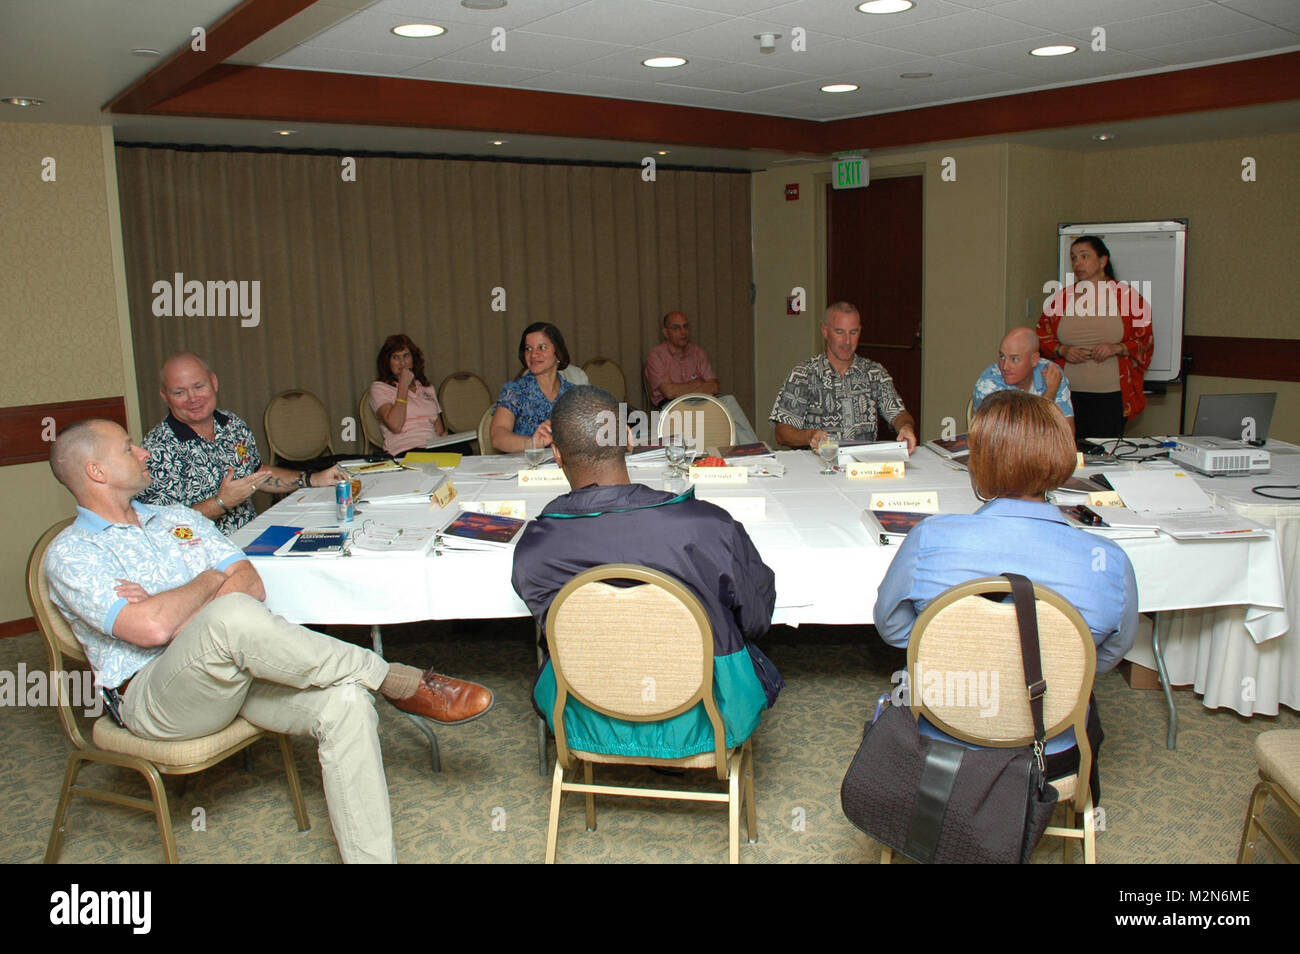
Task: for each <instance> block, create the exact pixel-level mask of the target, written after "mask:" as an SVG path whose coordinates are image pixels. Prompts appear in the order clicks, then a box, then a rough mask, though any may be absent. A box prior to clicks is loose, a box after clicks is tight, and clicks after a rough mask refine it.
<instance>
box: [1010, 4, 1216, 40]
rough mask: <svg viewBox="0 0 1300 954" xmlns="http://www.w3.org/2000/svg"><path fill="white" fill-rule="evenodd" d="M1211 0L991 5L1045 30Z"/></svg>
mask: <svg viewBox="0 0 1300 954" xmlns="http://www.w3.org/2000/svg"><path fill="white" fill-rule="evenodd" d="M1209 4H1210V0H1141V2H1137V3H1135V2H1134V0H1088V2H1087V3H1080V2H1079V0H1009V2H1007V3H1003V4H1001V5H1000V6H998V7H997V8H995V9H994V11H993V12H994V13H996V14H997V15H998V16H1000V17H1007V18H1009V19H1012V20H1019V21H1021V22H1022V23H1028V24H1031V25H1033V26H1037V27H1042V28H1043V29H1044V30H1050V31H1055V32H1061V33H1064V32H1073V31H1075V30H1090V29H1091V28H1092V27H1094V26H1106V27H1109V25H1110V24H1112V23H1116V22H1118V21H1120V20H1131V19H1133V18H1134V17H1138V16H1147V15H1149V14H1157V13H1171V12H1174V11H1178V10H1187V9H1190V8H1192V7H1202V6H1207V5H1209Z"/></svg>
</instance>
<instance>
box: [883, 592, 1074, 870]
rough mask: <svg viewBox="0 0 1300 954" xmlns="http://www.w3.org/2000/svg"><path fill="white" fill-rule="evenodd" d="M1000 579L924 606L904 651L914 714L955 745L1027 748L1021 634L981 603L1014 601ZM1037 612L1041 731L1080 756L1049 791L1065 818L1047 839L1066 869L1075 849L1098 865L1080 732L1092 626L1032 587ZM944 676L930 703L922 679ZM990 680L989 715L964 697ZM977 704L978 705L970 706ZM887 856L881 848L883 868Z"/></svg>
mask: <svg viewBox="0 0 1300 954" xmlns="http://www.w3.org/2000/svg"><path fill="white" fill-rule="evenodd" d="M1010 592H1011V583H1010V581H1009V580H1007V579H1006V578H1005V577H1001V576H997V577H985V578H983V579H978V580H971V581H969V582H967V583H959V584H958V585H956V586H953V587H950V588H948V589H947V590H944V592H942V593H940V594H939V595H938V596H937V597H935V598H934V600H933V601H932V602H931V603H930V604H929V605H928V606H926V608H925V610H924V611H923V612H922V613H921V615H920V616H918V617H917V620H916V624H915V625H914V626H913V627H912V636H911V639H910V640H909V641H908V646H907V671H908V678H909V682H908V685H909V686H911V687H912V688H911V708H912V713H913V715H914V716H916V717H917V718H918V719H919V718H920V717H921V716H924V717H925V718H926V719H927V720H928V721H929V722H930V723H931V724H932V725H933V726H934V727H935V728H937V729H939V730H940V731H941V732H944V733H946V734H947V735H949V736H951V737H952V738H954V739H957V740H959V741H961V742H968V743H971V744H973V745H978V746H984V747H989V748H1012V747H1021V746H1027V745H1032V744H1033V741H1034V723H1033V718H1032V716H1031V715H1030V711H1029V692H1028V690H1027V689H1026V688H1025V674H1024V665H1023V662H1022V659H1021V652H1020V629H1019V626H1018V625H1017V623H1016V607H1015V604H1014V603H1010V602H1005V603H1004V602H994V601H992V600H990V599H987V598H985V596H984V594H993V595H995V596H1000V595H1002V594H1010ZM1034 597H1035V605H1036V607H1037V612H1038V640H1039V655H1040V656H1041V657H1042V662H1043V678H1044V680H1046V682H1047V693H1046V695H1044V696H1043V725H1044V728H1045V730H1046V737H1047V738H1049V739H1050V738H1052V737H1053V736H1056V735H1059V734H1061V733H1062V732H1064V731H1065V730H1066V729H1069V728H1073V729H1074V737H1075V739H1076V740H1077V742H1078V746H1079V770H1078V771H1077V772H1076V773H1075V774H1074V775H1070V776H1067V777H1065V778H1060V779H1053V780H1052V781H1051V784H1052V785H1053V786H1054V787H1055V788H1056V790H1057V791H1058V792H1059V793H1060V801H1059V802H1058V807H1057V811H1058V812H1063V813H1064V815H1065V819H1064V820H1065V825H1064V826H1049V827H1048V828H1047V829H1046V831H1045V832H1044V835H1052V836H1056V837H1059V838H1064V839H1065V842H1064V858H1063V860H1064V861H1065V862H1067V863H1068V862H1070V861H1071V860H1072V857H1071V856H1072V850H1071V849H1072V847H1073V841H1074V840H1078V841H1082V842H1083V857H1084V862H1085V863H1086V864H1095V863H1096V860H1097V835H1096V830H1095V825H1094V823H1095V819H1094V817H1093V805H1092V791H1091V788H1090V786H1089V784H1088V779H1089V777H1090V774H1091V771H1092V746H1091V745H1090V744H1089V742H1088V733H1087V728H1086V722H1087V715H1088V700H1089V698H1090V697H1091V695H1092V683H1093V677H1094V676H1095V675H1096V671H1097V647H1096V645H1095V644H1094V643H1093V640H1092V633H1091V631H1090V630H1089V629H1088V624H1087V623H1086V622H1084V620H1083V617H1082V616H1080V615H1079V611H1078V610H1076V609H1075V608H1074V607H1073V606H1071V605H1070V603H1069V602H1068V601H1067V600H1066V599H1065V598H1064V597H1062V596H1061V595H1060V594H1059V593H1057V592H1056V591H1054V590H1051V589H1048V588H1047V587H1045V586H1040V585H1038V584H1034ZM925 671H928V672H930V673H941V674H944V676H945V680H944V683H945V688H944V691H943V692H941V693H938V694H937V695H938V696H939V698H934V697H933V696H931V697H927V694H926V693H925V691H924V688H925V685H924V683H923V681H922V680H923V676H921V673H923V672H925ZM953 674H957V675H961V676H963V677H968V678H964V679H963V680H962V681H963V682H965V691H954V692H952V693H949V692H948V691H947V689H948V683H949V680H948V678H947V677H948V676H950V675H953ZM985 674H987V680H988V683H987V684H988V685H993V684H994V683H993V679H994V676H995V675H996V677H997V683H996V686H997V687H998V692H997V693H996V695H995V696H994V700H995V702H996V711H994V712H992V713H990V712H987V711H985V710H984V709H982V708H981V707H980V706H979V705H978V704H972V700H971V699H968V698H966V692H967V691H969V692H971V693H975V692H976V685H975V682H974V681H973V680H974V678H975V677H977V676H984V675H985ZM974 701H975V702H978V698H976V700H974ZM892 855H893V852H892V851H891V850H890V849H889V848H887V847H886V848H884V849H883V851H882V853H881V862H882V863H886V864H887V863H888V862H889V861H890V859H891V858H892Z"/></svg>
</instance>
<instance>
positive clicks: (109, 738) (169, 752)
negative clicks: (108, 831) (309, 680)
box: [27, 520, 311, 864]
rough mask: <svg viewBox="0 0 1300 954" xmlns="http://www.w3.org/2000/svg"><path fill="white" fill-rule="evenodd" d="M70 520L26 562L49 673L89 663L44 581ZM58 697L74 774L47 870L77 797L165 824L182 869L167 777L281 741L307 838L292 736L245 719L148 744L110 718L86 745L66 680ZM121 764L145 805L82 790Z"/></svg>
mask: <svg viewBox="0 0 1300 954" xmlns="http://www.w3.org/2000/svg"><path fill="white" fill-rule="evenodd" d="M71 522H72V521H71V520H63V521H60V522H59V523H56V524H55V525H54V526H52V527H50V529H49V530H46V531H45V533H44V534H42V536H41V538H40V539H39V540H37V541H36V546H35V547H33V548H32V553H31V556H30V557H29V558H28V560H27V600H28V602H29V603H30V604H31V607H32V613H33V614H34V615H35V617H36V625H37V628H38V629H39V630H40V633H41V636H42V638H43V639H44V640H45V648H46V651H47V652H48V654H49V658H50V672H51V673H52V674H56V675H57V674H61V673H63V672H64V670H65V665H64V662H65V659H66V660H70V661H72V662H75V663H80V664H82V666H85V665H86V656H85V653H84V652H83V651H82V648H81V644H80V643H78V642H77V638H76V636H75V635H74V634H73V632H72V628H71V627H70V626H69V625H68V622H67V620H65V619H64V618H63V616H62V614H60V613H59V611H58V609H57V608H55V606H54V604H53V603H52V602H51V601H50V591H49V584H48V582H47V581H46V579H45V568H44V565H43V564H44V561H45V553H46V551H47V550H48V549H49V547H50V544H51V543H52V542H53V541H54V538H55V537H56V536H57V535H58V534H59V532H60V531H61V530H63V528H64V527H66V526H67V525H68V524H70V523H71ZM53 682H54V686H53V687H52V693H53V694H54V695H55V696H56V697H57V700H58V709H59V720H60V722H61V723H62V725H63V732H64V735H66V736H67V739H68V741H69V742H70V743H71V745H72V751H71V752H70V753H69V754H68V762H67V768H66V770H65V771H64V773H63V787H62V790H61V791H60V793H59V805H58V808H57V809H56V810H55V813H54V825H53V827H52V829H51V831H50V841H49V844H48V845H47V846H46V849H45V863H46V864H54V863H56V862H57V861H58V860H59V854H60V853H61V851H62V849H63V837H64V835H65V834H66V831H67V817H68V807H69V805H70V803H71V801H72V796H73V795H84V796H86V797H88V798H94V799H97V800H99V801H102V802H110V803H112V804H114V805H122V806H124V807H126V808H134V809H136V810H138V811H142V812H148V813H150V814H152V815H153V816H154V819H155V820H156V821H157V823H158V833H159V835H160V836H161V838H162V846H163V856H164V858H165V860H166V862H167V864H176V863H177V861H178V858H177V854H176V838H175V835H174V834H173V832H172V825H171V811H170V808H169V806H168V802H167V789H166V788H165V787H164V786H163V781H162V777H161V775H160V773H161V774H162V775H182V776H185V775H192V774H194V773H195V772H201V771H203V770H204V769H206V768H209V767H211V766H213V765H216V764H217V763H218V762H222V761H224V760H225V759H227V758H229V757H230V756H232V755H234V754H235V753H237V752H239V751H241V750H243V749H246V748H247V747H248V746H250V745H252V744H253V743H254V742H256V741H258V740H259V739H262V738H272V739H275V740H276V741H277V742H278V743H279V746H280V756H281V758H282V759H283V760H284V772H285V777H286V780H287V781H288V783H289V797H290V800H291V801H292V803H293V811H294V815H295V817H296V818H297V821H298V830H299V831H308V830H310V828H311V821H310V819H309V818H308V816H307V805H306V803H305V802H304V801H303V797H302V785H301V783H300V782H299V779H298V769H297V766H296V765H295V764H294V760H293V747H292V746H291V745H290V742H289V737H288V736H286V735H282V734H280V733H277V732H267V731H265V730H264V729H259V728H258V727H257V726H255V725H253V724H252V723H250V722H247V721H245V720H244V719H242V718H237V719H235V721H234V722H232V723H231V724H230V725H228V726H226V727H225V728H224V729H222V730H221V731H220V732H216V733H213V734H212V735H208V736H201V737H199V738H197V739H187V740H184V741H179V742H156V741H152V740H148V739H141V738H140V737H139V736H136V735H132V734H131V733H130V732H129V731H128V730H126V729H124V728H122V727H121V726H119V725H118V724H117V723H116V722H114V721H113V719H112V717H111V716H109V715H107V714H105V715H102V716H100V717H99V718H98V719H97V720H96V722H95V723H94V727H93V730H92V733H91V735H92V739H93V741H92V739H87V738H86V736H85V734H84V733H83V732H82V727H81V724H80V723H79V722H78V719H77V715H76V712H75V710H74V709H73V706H72V704H71V700H70V699H69V697H68V693H67V691H66V690H67V685H66V683H65V680H63V679H62V678H55V679H54V680H53ZM115 744H116V745H119V746H123V747H129V748H131V749H136V750H141V751H147V752H150V755H148V756H145V755H140V754H129V753H127V752H122V751H114V745H115ZM214 746H215V747H217V751H215V752H214V753H213V754H211V755H209V756H208V757H206V758H201V759H191V758H182V759H178V760H173V759H174V755H175V754H182V755H183V754H184V753H185V752H186V750H187V749H196V748H198V749H204V748H207V749H211V748H213V747H214ZM91 762H93V763H97V764H101V765H117V766H120V767H122V768H126V769H130V770H132V771H134V772H139V773H140V775H141V776H142V777H143V778H144V781H145V784H146V785H147V786H148V787H149V798H147V799H145V798H138V797H136V796H133V795H125V794H122V793H120V792H115V791H112V790H109V789H103V788H93V787H91V786H88V785H78V784H77V777H78V776H79V775H80V773H81V770H82V769H83V768H84V767H85V766H86V764H87V763H91Z"/></svg>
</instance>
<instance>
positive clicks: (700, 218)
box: [117, 146, 754, 459]
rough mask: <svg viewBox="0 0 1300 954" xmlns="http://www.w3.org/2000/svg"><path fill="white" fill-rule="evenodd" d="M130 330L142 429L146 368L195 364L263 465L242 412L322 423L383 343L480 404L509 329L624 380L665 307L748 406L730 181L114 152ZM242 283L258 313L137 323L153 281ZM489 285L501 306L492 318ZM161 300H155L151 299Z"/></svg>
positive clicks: (389, 161)
mask: <svg viewBox="0 0 1300 954" xmlns="http://www.w3.org/2000/svg"><path fill="white" fill-rule="evenodd" d="M117 170H118V183H119V190H120V193H121V205H122V220H123V234H124V242H125V249H126V272H127V283H128V291H129V295H130V302H131V324H132V335H133V339H134V346H135V357H136V367H137V368H138V369H139V370H138V374H139V387H140V406H141V415H142V419H143V421H144V422H145V425H144V426H145V428H146V429H148V428H149V427H151V426H152V425H153V424H154V423H156V422H157V421H159V420H161V419H162V417H163V415H164V414H165V413H166V408H165V406H164V405H163V402H162V400H161V398H160V397H159V395H158V382H157V369H158V367H159V365H160V364H161V362H162V360H163V358H164V357H165V356H166V355H168V354H170V353H172V352H173V351H177V350H180V349H190V350H193V351H197V352H198V353H199V354H201V355H203V356H204V357H205V358H206V359H207V360H208V362H209V364H211V366H212V368H213V370H214V371H215V372H216V373H217V376H218V378H219V381H220V401H219V403H220V405H221V406H222V407H226V408H229V409H231V410H233V411H235V412H236V413H237V414H239V415H240V416H241V417H243V418H244V419H245V420H247V421H248V423H249V424H250V425H251V426H252V427H253V429H254V431H255V432H256V433H257V435H258V439H259V441H260V446H261V448H262V451H263V456H264V458H267V459H269V457H270V455H269V453H268V451H267V445H266V442H265V435H264V434H263V433H262V414H263V411H264V410H265V408H266V405H267V402H268V401H269V400H270V398H271V397H273V396H274V395H275V394H276V393H278V392H279V391H282V390H285V389H287V388H306V389H308V390H310V391H313V392H315V393H316V394H317V395H319V396H320V398H321V399H322V400H323V401H324V402H325V405H326V407H327V408H328V409H329V411H330V414H331V416H332V418H333V420H334V422H335V434H334V444H335V449H336V450H337V451H339V452H340V453H345V452H349V451H351V450H353V449H356V448H359V447H360V442H361V440H362V435H361V433H360V426H359V425H357V428H356V434H355V438H356V439H355V441H353V442H351V443H349V442H347V441H343V440H341V436H342V434H341V432H342V428H343V423H342V422H343V420H344V418H355V416H356V411H357V399H358V397H359V395H360V394H361V392H362V391H363V389H365V388H367V387H368V386H369V383H370V381H372V380H373V379H374V378H375V357H376V355H377V353H378V351H379V347H380V345H381V344H382V343H383V340H384V338H385V337H386V336H387V335H389V334H392V333H394V332H398V331H403V332H405V333H406V334H408V335H410V336H411V337H412V338H413V339H414V340H415V342H416V343H417V344H418V345H419V346H420V347H421V348H422V349H423V351H424V354H425V361H426V371H427V373H428V376H429V381H430V383H431V384H432V385H434V386H435V387H436V386H437V385H438V384H439V383H440V382H441V381H442V379H443V378H444V377H446V376H447V375H448V374H450V373H452V372H454V371H460V370H467V371H473V372H474V373H476V374H478V375H480V376H481V377H482V378H483V379H484V380H485V381H486V382H487V384H488V387H489V388H490V389H492V391H493V392H494V393H495V392H496V391H497V390H498V389H499V388H500V386H501V384H502V383H503V382H504V381H506V380H507V379H509V378H512V377H514V376H515V375H516V374H517V373H518V372H519V370H520V366H519V362H518V358H517V349H518V343H519V336H520V333H521V331H522V330H523V328H524V326H525V325H527V324H529V323H530V322H533V321H550V322H554V323H555V325H557V326H558V327H559V328H560V330H561V332H563V334H564V336H565V339H566V342H567V344H568V346H569V351H570V354H571V356H572V359H573V362H574V363H576V364H579V365H581V364H582V363H583V362H585V361H588V360H590V359H591V358H594V357H597V356H601V357H606V358H613V359H614V360H616V361H618V362H619V364H620V365H622V367H623V371H624V374H625V375H626V377H627V379H628V387H629V403H631V404H633V405H634V406H639V405H640V404H641V384H640V382H641V369H642V366H643V362H644V360H645V355H646V353H647V351H648V350H649V349H650V348H651V347H653V346H654V345H655V344H656V343H658V342H659V341H660V340H661V338H660V334H659V327H660V318H661V316H662V315H663V314H664V312H666V311H669V310H672V309H681V310H682V311H685V312H686V313H687V314H688V315H689V316H690V318H691V320H692V330H693V334H694V340H695V341H696V342H697V343H698V344H700V346H701V347H703V348H704V349H705V350H706V351H707V352H708V353H709V356H710V358H711V359H712V362H713V366H714V368H715V369H716V371H717V372H718V374H719V376H720V379H721V381H722V384H723V388H724V390H728V391H731V392H733V393H735V394H736V395H737V398H738V399H739V401H740V403H741V406H742V407H750V406H752V405H753V387H754V381H753V340H752V328H753V322H752V318H751V314H752V312H751V307H750V302H749V290H750V283H751V281H752V273H751V257H750V223H749V209H750V200H749V186H750V177H749V175H747V174H738V173H725V172H687V171H672V170H662V169H661V170H659V171H658V174H657V178H656V181H654V182H645V181H643V180H642V178H641V170H640V168H639V167H638V168H608V167H597V166H575V165H547V164H534V163H511V162H486V161H478V162H476V161H469V160H444V159H418V158H368V157H359V158H357V159H356V164H355V181H346V180H345V179H344V172H345V164H344V162H343V160H342V158H341V157H338V156H313V155H299V154H282V153H276V154H264V153H251V152H226V151H213V152H208V151H186V150H178V149H167V148H152V147H134V146H120V147H118V149H117ZM176 273H181V274H183V276H184V281H191V280H197V281H201V282H208V281H235V282H249V283H250V284H249V285H248V286H246V288H247V290H248V291H249V293H250V294H251V292H252V286H251V282H253V281H258V282H260V283H261V284H260V289H259V290H260V315H259V322H258V324H257V325H256V326H245V325H251V321H252V319H251V318H247V319H241V318H240V317H239V316H238V315H235V316H228V317H213V316H197V315H191V316H171V317H166V316H162V317H160V316H158V315H156V314H155V307H154V306H155V300H156V299H157V298H158V295H157V294H156V293H155V291H154V284H155V283H156V282H159V281H164V282H167V283H168V285H169V286H170V285H171V284H172V283H173V282H174V276H175V274H176ZM496 289H503V290H504V305H505V310H504V311H501V310H494V307H493V305H494V301H495V302H496V303H497V304H498V305H499V303H500V298H499V296H498V297H495V298H494V295H495V294H496V292H495V290H496ZM159 304H161V303H159Z"/></svg>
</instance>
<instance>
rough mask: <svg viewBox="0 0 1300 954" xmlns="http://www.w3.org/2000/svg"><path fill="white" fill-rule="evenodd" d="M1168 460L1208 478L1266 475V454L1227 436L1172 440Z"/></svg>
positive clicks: (1267, 464)
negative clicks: (1172, 445)
mask: <svg viewBox="0 0 1300 954" xmlns="http://www.w3.org/2000/svg"><path fill="white" fill-rule="evenodd" d="M1174 441H1175V442H1176V443H1175V444H1174V447H1173V450H1171V451H1170V452H1169V459H1170V460H1171V461H1173V462H1174V463H1175V464H1182V465H1183V466H1184V467H1190V468H1191V469H1192V470H1195V471H1199V472H1201V473H1202V474H1209V475H1210V476H1211V477H1234V476H1244V475H1246V474H1267V473H1268V471H1269V467H1270V457H1269V453H1268V451H1266V450H1264V449H1263V448H1260V447H1252V446H1250V445H1249V444H1243V443H1242V442H1241V441H1230V440H1228V439H1227V438H1226V437H1175V438H1174Z"/></svg>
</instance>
